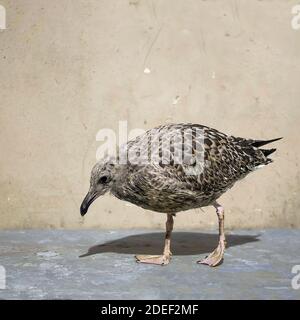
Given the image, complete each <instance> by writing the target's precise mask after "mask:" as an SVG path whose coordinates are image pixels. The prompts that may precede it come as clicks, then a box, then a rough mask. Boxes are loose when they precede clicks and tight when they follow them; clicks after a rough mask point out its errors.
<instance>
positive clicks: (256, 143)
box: [251, 137, 282, 152]
mask: <svg viewBox="0 0 300 320" xmlns="http://www.w3.org/2000/svg"><path fill="white" fill-rule="evenodd" d="M281 139H282V137H281V138H276V139H271V140H253V141H251V145H252V146H253V147H255V148H259V147H262V146H264V145H266V144H268V143H271V142H275V141H278V140H281ZM271 150H274V151H275V150H276V149H271ZM274 151H272V152H274Z"/></svg>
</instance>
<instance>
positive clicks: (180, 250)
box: [80, 232, 259, 258]
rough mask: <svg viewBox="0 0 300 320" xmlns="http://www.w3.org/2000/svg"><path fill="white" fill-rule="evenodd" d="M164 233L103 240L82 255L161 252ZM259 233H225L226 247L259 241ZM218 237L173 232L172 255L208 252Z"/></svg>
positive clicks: (214, 246) (209, 234) (206, 234)
mask: <svg viewBox="0 0 300 320" xmlns="http://www.w3.org/2000/svg"><path fill="white" fill-rule="evenodd" d="M164 236H165V234H164V233H162V232H157V233H144V234H138V235H133V236H128V237H124V238H120V239H117V240H113V241H109V242H105V243H103V244H99V245H96V246H93V247H91V248H89V250H88V252H87V253H85V254H83V255H81V256H80V258H82V257H87V256H91V255H94V254H98V253H105V252H115V253H124V254H126V253H128V254H161V252H162V250H163V240H164ZM258 237H259V235H227V237H226V240H227V248H228V247H233V246H238V245H243V244H245V243H249V242H256V241H259V239H258ZM218 241H219V237H218V235H216V234H211V233H196V232H174V233H173V234H172V241H171V248H172V253H173V255H197V254H203V253H209V252H211V251H212V250H214V249H215V248H216V246H217V244H218Z"/></svg>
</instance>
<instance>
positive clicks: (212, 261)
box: [197, 240, 226, 267]
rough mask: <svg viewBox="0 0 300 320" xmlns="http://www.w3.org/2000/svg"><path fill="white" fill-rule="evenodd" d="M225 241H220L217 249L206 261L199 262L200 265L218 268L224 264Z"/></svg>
mask: <svg viewBox="0 0 300 320" xmlns="http://www.w3.org/2000/svg"><path fill="white" fill-rule="evenodd" d="M225 245H226V243H225V240H220V241H219V245H218V246H217V248H216V249H215V250H214V251H213V252H212V253H210V254H209V255H208V256H207V257H206V258H205V259H203V260H199V261H197V263H200V264H206V265H208V266H210V267H216V266H217V265H219V264H221V263H222V260H223V257H224V252H225Z"/></svg>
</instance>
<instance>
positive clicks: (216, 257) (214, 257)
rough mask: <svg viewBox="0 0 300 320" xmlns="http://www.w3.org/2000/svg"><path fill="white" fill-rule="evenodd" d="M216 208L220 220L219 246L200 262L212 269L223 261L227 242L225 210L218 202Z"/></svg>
mask: <svg viewBox="0 0 300 320" xmlns="http://www.w3.org/2000/svg"><path fill="white" fill-rule="evenodd" d="M214 207H215V208H216V211H217V215H218V220H219V245H218V246H217V248H216V249H215V250H214V251H213V252H212V253H211V254H209V255H208V256H207V257H206V258H205V259H203V260H200V261H198V263H200V264H207V265H209V266H210V267H215V266H217V265H218V264H220V262H221V261H222V260H223V256H224V252H225V247H226V240H225V232H224V208H223V207H222V206H221V205H219V204H218V203H217V202H216V203H215V204H214Z"/></svg>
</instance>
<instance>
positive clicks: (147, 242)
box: [0, 230, 300, 299]
mask: <svg viewBox="0 0 300 320" xmlns="http://www.w3.org/2000/svg"><path fill="white" fill-rule="evenodd" d="M227 235H228V236H227V240H228V249H227V251H226V255H225V260H224V263H223V264H222V265H220V266H219V267H217V268H210V267H207V266H203V265H198V264H196V261H197V260H198V259H199V258H203V257H205V255H206V254H207V253H208V252H210V251H212V250H213V249H214V247H215V246H216V244H217V241H218V238H217V234H216V233H212V232H208V231H199V232H196V231H192V232H185V231H182V232H181V231H177V232H174V234H173V239H172V248H173V254H174V256H173V259H172V262H171V264H169V265H168V266H164V267H161V266H154V265H145V264H137V263H136V262H135V259H134V254H136V253H139V254H141V253H144V254H149V253H151V254H159V253H161V250H162V246H163V238H164V233H163V232H160V231H151V230H150V231H149V230H128V231H95V230H93V231H39V230H28V231H1V232H0V265H2V266H4V267H5V269H6V289H2V290H0V299H300V289H299V290H295V289H293V288H292V286H291V279H292V278H293V277H294V276H295V274H292V273H291V270H292V267H293V266H294V265H300V230H256V231H248V230H240V231H234V232H229V233H227ZM79 256H81V257H79Z"/></svg>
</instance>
